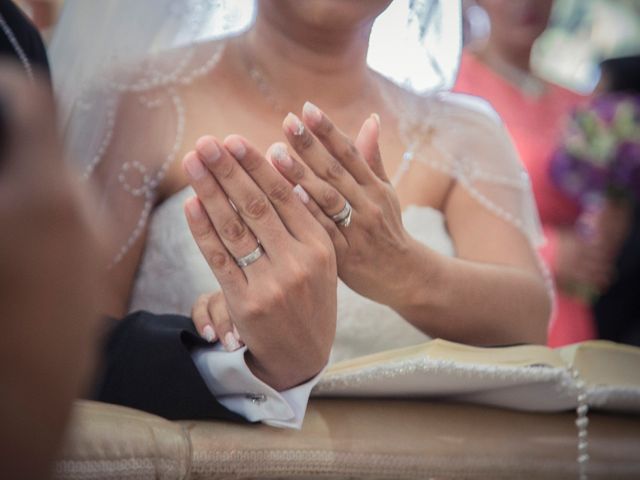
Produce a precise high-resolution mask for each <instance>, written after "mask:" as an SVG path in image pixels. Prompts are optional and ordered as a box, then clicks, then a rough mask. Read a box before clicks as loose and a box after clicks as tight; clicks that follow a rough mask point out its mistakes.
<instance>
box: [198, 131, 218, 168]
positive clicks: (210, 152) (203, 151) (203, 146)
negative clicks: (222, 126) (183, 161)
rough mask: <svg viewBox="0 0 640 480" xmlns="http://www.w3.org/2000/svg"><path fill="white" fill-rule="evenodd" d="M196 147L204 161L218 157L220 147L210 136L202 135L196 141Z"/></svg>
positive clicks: (214, 159) (212, 160) (213, 160)
mask: <svg viewBox="0 0 640 480" xmlns="http://www.w3.org/2000/svg"><path fill="white" fill-rule="evenodd" d="M196 148H197V149H198V152H199V153H200V155H202V158H203V160H204V161H206V162H209V163H213V162H215V161H216V160H218V159H219V158H220V148H219V147H218V145H217V143H216V141H215V140H214V139H213V138H212V137H202V138H200V139H199V140H198V141H197V142H196Z"/></svg>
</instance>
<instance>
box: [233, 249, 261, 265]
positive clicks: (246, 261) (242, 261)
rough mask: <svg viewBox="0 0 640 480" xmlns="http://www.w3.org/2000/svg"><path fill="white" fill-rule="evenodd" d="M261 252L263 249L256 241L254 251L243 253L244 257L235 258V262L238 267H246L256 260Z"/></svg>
mask: <svg viewBox="0 0 640 480" xmlns="http://www.w3.org/2000/svg"><path fill="white" fill-rule="evenodd" d="M263 254H264V249H263V248H262V245H260V244H259V243H258V246H257V247H256V249H255V250H254V251H252V252H251V253H249V254H247V255H245V256H244V257H240V258H236V264H238V266H239V267H240V268H245V267H248V266H249V265H251V264H252V263H254V262H255V261H257V260H258V259H259V258H260V257H261V256H262V255H263Z"/></svg>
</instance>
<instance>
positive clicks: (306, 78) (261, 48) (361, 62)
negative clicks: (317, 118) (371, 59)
mask: <svg viewBox="0 0 640 480" xmlns="http://www.w3.org/2000/svg"><path fill="white" fill-rule="evenodd" d="M282 21H283V19H280V18H277V17H276V16H270V15H268V14H260V15H258V18H257V19H256V23H255V25H254V27H253V28H252V29H251V31H249V32H248V33H247V34H246V35H245V36H244V38H243V41H241V42H240V45H239V48H241V49H243V50H244V51H243V53H244V55H245V56H246V57H247V59H248V60H249V61H250V62H251V63H252V66H253V67H255V68H257V69H259V70H260V71H261V73H262V74H264V76H265V77H266V79H267V80H268V82H269V83H270V84H271V85H272V86H273V87H274V89H277V91H278V92H279V93H281V94H283V95H286V96H287V98H288V99H289V101H290V102H291V103H292V104H300V105H301V102H304V101H305V100H311V101H312V102H314V103H318V104H319V105H322V106H323V107H324V108H331V107H334V106H335V107H337V106H344V105H345V104H349V103H351V102H353V101H354V99H358V98H360V97H362V95H363V93H364V92H367V91H368V89H369V88H370V86H371V82H372V76H371V72H370V71H369V69H368V68H367V62H366V57H367V48H368V43H369V34H370V31H371V24H365V25H360V26H355V27H354V28H353V29H352V30H340V31H335V30H332V31H330V32H329V31H324V30H320V29H313V28H308V25H282V24H280V22H282Z"/></svg>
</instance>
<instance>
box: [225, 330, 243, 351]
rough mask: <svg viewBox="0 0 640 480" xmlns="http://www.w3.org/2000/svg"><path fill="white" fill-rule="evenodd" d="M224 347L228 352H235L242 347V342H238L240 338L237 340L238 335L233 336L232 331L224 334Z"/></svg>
mask: <svg viewBox="0 0 640 480" xmlns="http://www.w3.org/2000/svg"><path fill="white" fill-rule="evenodd" d="M224 347H225V348H226V349H227V351H228V352H233V351H234V350H237V349H239V348H240V344H239V343H238V340H236V337H234V336H233V333H232V332H227V334H226V335H225V336H224Z"/></svg>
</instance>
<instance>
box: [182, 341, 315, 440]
mask: <svg viewBox="0 0 640 480" xmlns="http://www.w3.org/2000/svg"><path fill="white" fill-rule="evenodd" d="M246 351H247V347H246V346H245V347H242V348H240V349H238V350H236V351H234V352H227V351H226V350H224V348H223V347H222V345H221V344H220V343H217V344H215V345H212V346H211V347H207V348H198V349H195V350H194V351H193V352H192V354H191V357H192V358H193V361H194V363H195V365H196V368H197V369H198V371H199V372H200V375H201V376H202V378H203V380H204V382H205V383H206V385H207V387H208V388H209V390H210V391H211V393H212V394H213V395H214V396H215V397H216V400H218V402H220V403H221V404H222V405H223V406H225V407H226V408H228V409H229V410H231V411H232V412H234V413H237V414H239V415H242V416H243V417H245V418H246V419H247V420H249V421H251V422H262V423H266V424H267V425H272V426H275V427H282V428H294V429H300V428H301V427H302V421H303V420H304V414H305V411H306V409H307V403H308V401H309V396H310V395H311V390H312V389H313V387H315V385H316V384H317V383H318V381H319V380H320V377H321V375H322V374H323V373H324V369H323V370H322V371H321V372H320V373H318V374H317V375H316V376H315V377H313V378H312V379H310V380H309V381H307V382H305V383H303V384H301V385H298V386H296V387H293V388H290V389H289V390H285V391H282V392H278V391H276V390H274V389H273V388H271V387H270V386H269V385H267V384H266V383H264V382H263V381H262V380H260V379H258V378H257V377H256V376H255V375H254V374H253V372H251V370H250V369H249V367H248V366H247V363H246V361H245V358H244V355H245V352H246ZM325 368H326V367H325Z"/></svg>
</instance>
